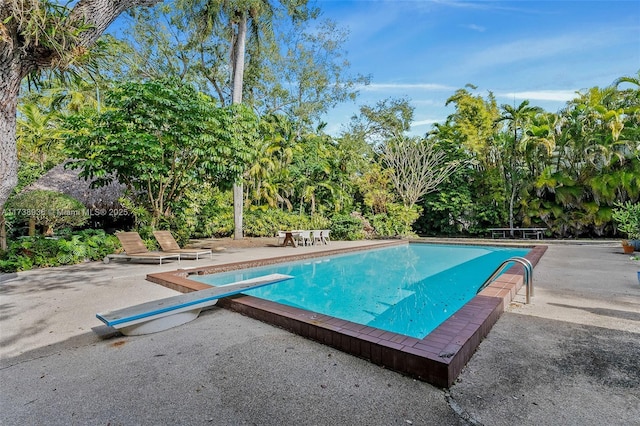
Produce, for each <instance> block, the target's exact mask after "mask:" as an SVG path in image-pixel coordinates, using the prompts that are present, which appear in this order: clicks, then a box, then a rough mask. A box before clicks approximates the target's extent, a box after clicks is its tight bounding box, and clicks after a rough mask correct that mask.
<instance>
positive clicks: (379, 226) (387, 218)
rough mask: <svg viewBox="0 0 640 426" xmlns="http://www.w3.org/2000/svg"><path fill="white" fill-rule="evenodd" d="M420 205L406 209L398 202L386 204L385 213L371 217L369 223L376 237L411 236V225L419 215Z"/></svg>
mask: <svg viewBox="0 0 640 426" xmlns="http://www.w3.org/2000/svg"><path fill="white" fill-rule="evenodd" d="M419 210H420V207H418V206H413V207H412V208H411V209H407V208H406V207H404V206H403V205H400V204H392V203H390V204H387V213H381V214H377V215H375V216H373V217H372V218H371V225H372V226H373V228H374V229H375V233H376V236H378V237H398V236H400V237H411V236H414V235H415V234H414V233H413V231H412V229H411V225H413V223H414V222H415V221H416V219H418V217H419V216H420V213H419Z"/></svg>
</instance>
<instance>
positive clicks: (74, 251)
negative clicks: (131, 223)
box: [0, 229, 120, 272]
mask: <svg viewBox="0 0 640 426" xmlns="http://www.w3.org/2000/svg"><path fill="white" fill-rule="evenodd" d="M118 247H120V243H119V242H118V239H117V238H116V237H115V236H113V235H108V234H106V233H105V232H104V231H102V230H92V229H88V230H84V231H80V232H74V233H70V234H68V235H65V236H63V237H59V238H46V237H41V236H37V237H23V238H20V239H18V240H14V241H10V242H9V246H8V247H7V251H6V252H4V253H3V254H2V255H1V256H0V271H2V272H17V271H26V270H29V269H32V268H34V267H41V268H42V267H50V266H61V265H73V264H76V263H81V262H84V261H86V260H101V259H103V258H104V257H105V256H106V255H107V254H110V253H113V252H115V251H116V249H117V248H118Z"/></svg>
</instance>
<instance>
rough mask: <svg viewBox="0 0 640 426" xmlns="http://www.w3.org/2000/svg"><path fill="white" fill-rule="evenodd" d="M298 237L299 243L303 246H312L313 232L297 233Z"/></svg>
mask: <svg viewBox="0 0 640 426" xmlns="http://www.w3.org/2000/svg"><path fill="white" fill-rule="evenodd" d="M296 232H297V233H298V235H297V236H296V238H297V239H298V243H299V244H302V245H303V246H306V245H307V244H308V245H311V231H296Z"/></svg>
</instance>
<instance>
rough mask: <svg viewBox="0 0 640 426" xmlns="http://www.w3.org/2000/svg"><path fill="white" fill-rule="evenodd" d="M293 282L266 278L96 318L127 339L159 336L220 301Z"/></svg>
mask: <svg viewBox="0 0 640 426" xmlns="http://www.w3.org/2000/svg"><path fill="white" fill-rule="evenodd" d="M291 278H293V277H292V276H291V275H283V274H270V275H265V276H262V277H257V278H251V279H248V280H243V281H238V282H235V283H231V284H227V285H222V286H218V287H211V288H208V289H206V290H199V291H193V292H191V293H185V294H179V295H177V296H171V297H167V298H165V299H160V300H153V301H151V302H145V303H141V304H139V305H134V306H129V307H127V308H123V309H118V310H116V311H112V312H108V313H106V314H96V318H98V319H99V320H100V321H102V322H103V323H105V324H106V325H108V326H110V327H113V328H115V329H117V330H119V331H120V332H121V333H122V334H125V335H127V336H136V335H141V334H149V333H156V332H158V331H163V330H167V329H169V328H172V327H176V326H178V325H182V324H184V323H187V322H189V321H193V320H194V319H196V318H197V317H198V315H200V311H201V310H202V309H203V308H205V307H208V306H213V305H215V304H216V302H217V301H218V299H221V298H223V297H228V296H233V295H234V294H238V293H242V292H243V291H247V290H251V289H254V288H258V287H263V286H266V285H269V284H274V283H277V282H280V281H285V280H290V279H291Z"/></svg>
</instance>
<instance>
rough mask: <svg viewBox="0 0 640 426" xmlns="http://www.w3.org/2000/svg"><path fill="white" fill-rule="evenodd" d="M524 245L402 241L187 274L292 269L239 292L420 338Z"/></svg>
mask: <svg viewBox="0 0 640 426" xmlns="http://www.w3.org/2000/svg"><path fill="white" fill-rule="evenodd" d="M528 252H529V249H514V248H504V247H481V246H460V245H432V244H406V245H399V246H394V247H389V248H381V249H373V250H367V251H359V252H355V253H350V254H343V255H339V256H331V257H319V258H315V259H307V260H304V261H298V262H291V263H281V264H276V265H270V266H265V267H259V268H250V269H243V270H238V271H232V272H225V273H219V274H212V275H201V276H195V275H193V276H190V277H189V278H190V279H192V280H196V281H200V282H203V283H206V284H209V285H214V286H218V285H224V284H229V283H232V282H234V281H240V280H245V279H249V278H255V277H259V276H261V275H266V274H271V273H280V274H287V275H292V276H294V277H295V278H294V279H292V280H288V281H283V282H280V283H277V284H273V285H269V286H266V287H262V288H259V289H256V290H250V291H247V292H245V294H248V295H251V296H255V297H260V298H262V299H267V300H271V301H273V302H277V303H281V304H284V305H289V306H294V307H297V308H301V309H304V310H307V311H313V312H317V313H321V314H325V315H330V316H333V317H336V318H340V319H344V320H348V321H351V322H355V323H358V324H363V325H369V326H371V327H375V328H379V329H382V330H385V331H391V332H394V333H399V334H404V335H407V336H412V337H415V338H419V339H422V338H423V337H425V336H426V335H427V334H429V333H430V332H431V331H432V330H434V329H435V328H436V327H437V326H438V325H440V324H441V323H442V322H444V321H445V320H446V319H447V318H449V317H450V316H451V315H453V314H454V313H455V312H456V311H457V310H458V309H460V308H461V307H462V306H463V305H464V304H465V303H467V302H468V301H469V300H471V299H472V298H473V297H474V296H475V295H476V292H477V289H478V288H479V287H480V286H481V285H482V283H483V282H484V281H485V280H486V279H487V278H488V277H489V276H490V275H491V273H493V271H494V270H495V269H496V268H497V267H498V266H499V265H500V263H502V262H503V261H504V260H506V259H508V258H510V257H512V256H524V255H525V254H526V253H528Z"/></svg>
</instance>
